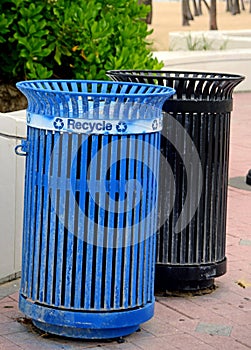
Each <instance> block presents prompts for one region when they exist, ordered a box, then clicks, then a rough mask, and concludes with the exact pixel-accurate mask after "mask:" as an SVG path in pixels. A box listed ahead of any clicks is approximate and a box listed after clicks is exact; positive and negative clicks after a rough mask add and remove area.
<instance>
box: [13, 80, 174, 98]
mask: <svg viewBox="0 0 251 350" xmlns="http://www.w3.org/2000/svg"><path fill="white" fill-rule="evenodd" d="M39 83H41V84H43V83H49V84H50V83H51V84H52V83H67V84H68V83H76V84H81V83H87V84H104V85H110V86H112V85H127V86H138V87H149V88H153V89H154V91H150V92H149V91H147V92H145V93H130V91H129V92H126V93H125V92H123V93H118V92H112V93H110V92H109V93H107V92H91V91H90V92H88V91H68V90H56V89H55V90H54V89H51V90H50V89H48V88H41V87H39V86H34V85H33V84H39ZM16 87H17V88H18V89H19V90H29V91H36V92H43V93H53V94H60V95H61V94H66V93H67V94H69V95H78V96H93V97H96V96H99V97H100V96H102V97H111V96H112V97H127V98H129V97H134V98H135V97H140V98H142V97H143V98H145V97H150V96H159V97H167V96H168V97H170V96H172V95H174V94H175V93H176V90H175V89H174V88H172V87H169V86H163V85H157V84H150V83H149V84H147V83H137V82H126V81H111V80H83V79H39V80H23V81H19V82H17V83H16Z"/></svg>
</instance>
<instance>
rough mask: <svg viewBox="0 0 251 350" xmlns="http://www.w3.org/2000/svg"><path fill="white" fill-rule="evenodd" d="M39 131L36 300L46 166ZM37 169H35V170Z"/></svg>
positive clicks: (43, 138)
mask: <svg viewBox="0 0 251 350" xmlns="http://www.w3.org/2000/svg"><path fill="white" fill-rule="evenodd" d="M38 132H39V146H38V155H39V156H38V172H37V175H36V181H37V203H36V217H35V235H34V239H35V242H34V243H35V244H34V245H35V247H34V267H33V283H32V285H33V288H32V299H33V300H36V299H37V296H38V276H39V269H40V245H41V226H42V223H41V221H42V217H41V211H42V205H43V202H42V192H43V167H44V141H45V137H44V131H43V130H40V131H38ZM34 171H35V170H34Z"/></svg>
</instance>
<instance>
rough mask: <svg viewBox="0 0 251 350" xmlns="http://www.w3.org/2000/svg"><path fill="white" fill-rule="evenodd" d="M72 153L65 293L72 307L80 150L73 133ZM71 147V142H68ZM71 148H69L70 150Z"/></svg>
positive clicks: (67, 301)
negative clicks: (77, 154) (75, 158)
mask: <svg viewBox="0 0 251 350" xmlns="http://www.w3.org/2000/svg"><path fill="white" fill-rule="evenodd" d="M71 136H72V137H71V155H70V156H69V158H68V165H69V162H70V164H71V168H70V183H71V190H70V192H71V194H70V196H69V205H68V213H66V215H67V216H68V227H67V229H68V230H67V243H66V267H65V295H64V297H65V298H64V306H65V307H68V308H70V307H71V301H72V283H73V264H74V253H73V250H74V236H75V214H76V211H75V208H76V197H75V194H76V174H77V162H76V161H74V157H75V156H76V152H77V150H78V135H77V134H72V135H71ZM68 147H69V142H68ZM69 150H70V149H69V148H68V151H69Z"/></svg>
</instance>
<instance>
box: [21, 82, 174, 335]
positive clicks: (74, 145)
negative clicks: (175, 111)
mask: <svg viewBox="0 0 251 350" xmlns="http://www.w3.org/2000/svg"><path fill="white" fill-rule="evenodd" d="M17 87H18V88H19V89H20V90H21V91H22V92H23V93H24V95H25V96H26V97H27V99H28V109H27V139H26V140H23V141H22V143H21V144H20V145H18V146H17V147H16V153H17V154H19V155H25V156H26V175H25V198H24V227H23V248H22V277H21V287H20V298H19V308H20V310H21V311H22V312H23V313H24V314H25V315H26V316H28V317H30V318H31V319H32V322H33V323H34V325H35V326H37V327H38V328H39V329H41V330H44V331H46V332H48V333H52V334H57V335H62V336H67V337H73V338H86V339H101V338H115V337H120V336H124V335H128V334H130V333H132V332H134V331H136V330H137V329H138V328H139V325H140V324H141V323H143V322H145V321H147V320H149V319H150V318H151V317H152V316H153V312H154V290H153V288H154V282H153V281H154V265H155V232H156V225H157V209H158V208H157V192H158V172H159V146H160V130H161V125H162V124H161V122H162V105H163V103H164V101H165V100H166V99H167V98H168V97H170V96H171V95H172V94H174V90H173V89H171V88H168V87H164V86H157V85H150V84H135V83H121V82H120V83H118V82H106V81H62V80H45V81H26V82H19V83H18V84H17Z"/></svg>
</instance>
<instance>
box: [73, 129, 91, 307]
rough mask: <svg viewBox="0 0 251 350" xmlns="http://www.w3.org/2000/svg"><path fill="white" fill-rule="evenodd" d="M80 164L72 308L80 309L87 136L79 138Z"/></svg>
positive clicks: (83, 257)
mask: <svg viewBox="0 0 251 350" xmlns="http://www.w3.org/2000/svg"><path fill="white" fill-rule="evenodd" d="M80 149H81V158H80V161H81V164H80V175H79V177H80V183H81V188H80V190H79V206H78V229H77V247H76V276H75V289H76V291H77V293H75V296H74V307H75V308H81V295H82V294H83V293H84V292H85V291H84V282H85V281H84V280H83V278H84V276H83V260H84V259H85V256H84V243H86V242H85V224H86V220H87V218H86V217H85V203H86V192H87V180H86V174H87V161H86V160H87V155H88V136H87V135H82V138H81V146H80Z"/></svg>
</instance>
